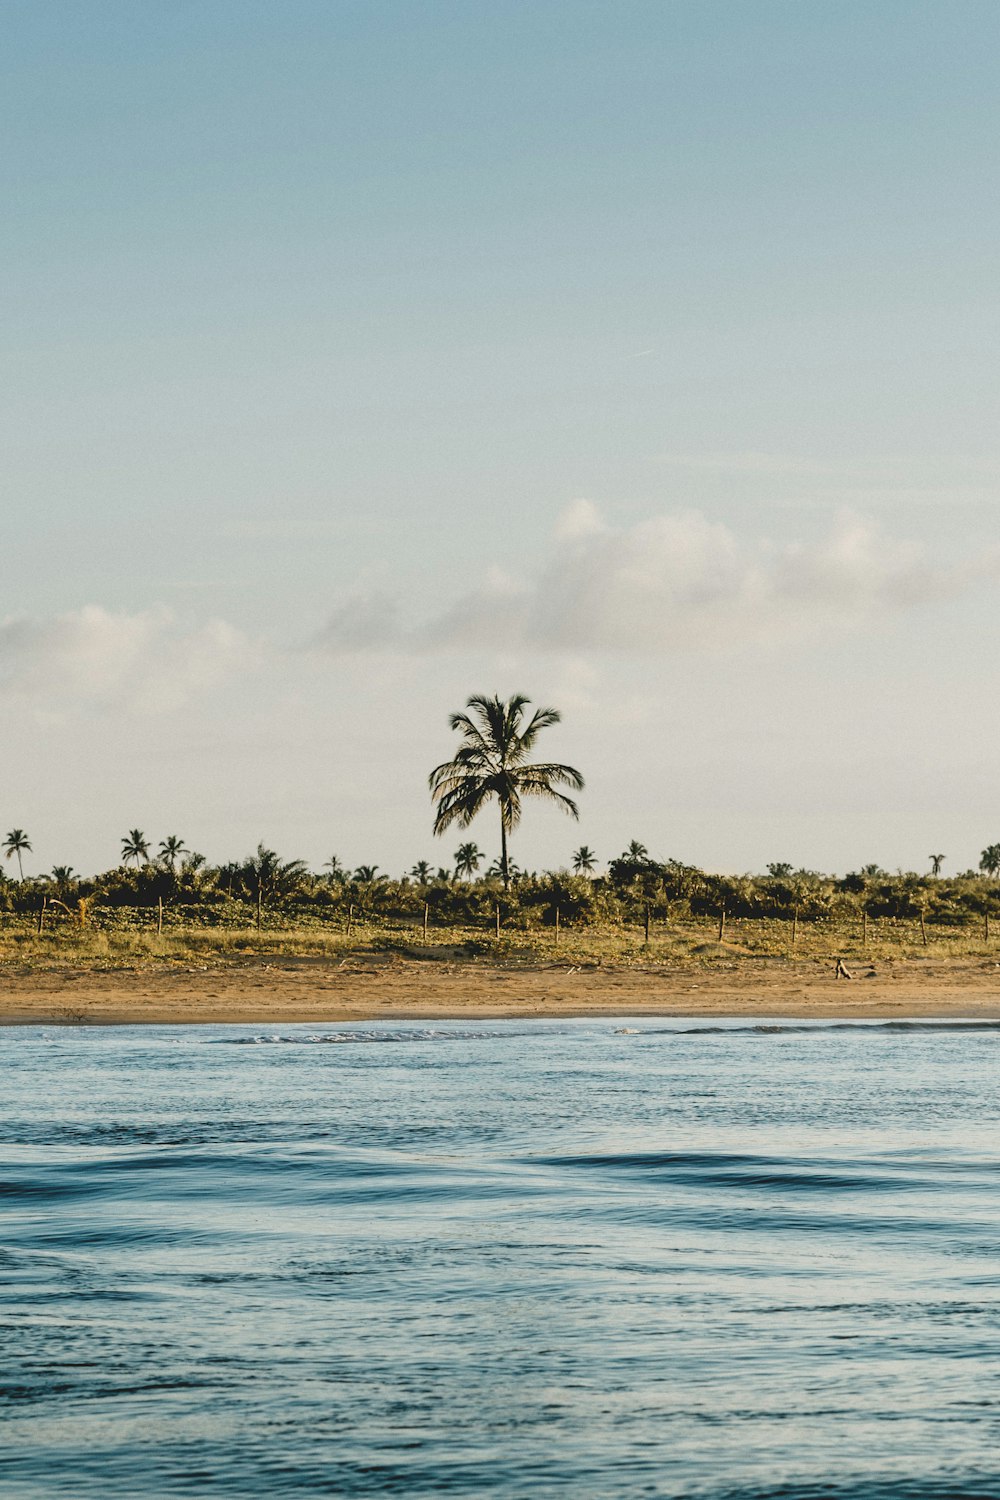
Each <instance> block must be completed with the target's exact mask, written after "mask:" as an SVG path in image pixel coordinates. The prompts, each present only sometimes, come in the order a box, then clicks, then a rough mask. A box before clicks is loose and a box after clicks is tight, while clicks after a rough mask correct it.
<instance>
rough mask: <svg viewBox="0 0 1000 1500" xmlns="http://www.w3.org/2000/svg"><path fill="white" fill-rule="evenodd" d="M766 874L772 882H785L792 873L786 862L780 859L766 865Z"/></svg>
mask: <svg viewBox="0 0 1000 1500" xmlns="http://www.w3.org/2000/svg"><path fill="white" fill-rule="evenodd" d="M767 873H768V874H769V875H770V877H771V879H772V880H787V879H788V877H789V876H790V875H791V873H792V867H791V865H790V864H789V863H788V861H787V860H783V859H780V860H776V861H775V863H774V864H771V865H768V867H767Z"/></svg>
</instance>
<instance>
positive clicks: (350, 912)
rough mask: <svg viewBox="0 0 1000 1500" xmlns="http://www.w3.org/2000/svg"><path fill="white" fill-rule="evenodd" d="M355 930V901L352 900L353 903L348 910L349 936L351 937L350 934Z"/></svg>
mask: <svg viewBox="0 0 1000 1500" xmlns="http://www.w3.org/2000/svg"><path fill="white" fill-rule="evenodd" d="M353 931H354V903H353V901H352V902H351V905H350V906H349V908H348V911H347V936H348V937H350V935H351V933H352V932H353Z"/></svg>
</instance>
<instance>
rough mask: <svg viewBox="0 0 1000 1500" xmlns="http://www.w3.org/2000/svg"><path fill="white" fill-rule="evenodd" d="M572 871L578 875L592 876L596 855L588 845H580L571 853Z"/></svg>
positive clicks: (595, 864) (595, 867) (595, 866)
mask: <svg viewBox="0 0 1000 1500" xmlns="http://www.w3.org/2000/svg"><path fill="white" fill-rule="evenodd" d="M573 869H574V870H575V871H576V873H577V874H578V875H593V873H594V871H595V870H596V869H597V855H596V854H595V853H594V851H593V849H591V848H590V846H589V844H581V845H580V847H579V849H576V850H575V851H574V853H573Z"/></svg>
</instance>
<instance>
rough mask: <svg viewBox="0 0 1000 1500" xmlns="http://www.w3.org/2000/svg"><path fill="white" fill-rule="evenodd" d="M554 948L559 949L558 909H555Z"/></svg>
mask: <svg viewBox="0 0 1000 1500" xmlns="http://www.w3.org/2000/svg"><path fill="white" fill-rule="evenodd" d="M556 947H557V948H558V947H559V908H558V906H557V907H556Z"/></svg>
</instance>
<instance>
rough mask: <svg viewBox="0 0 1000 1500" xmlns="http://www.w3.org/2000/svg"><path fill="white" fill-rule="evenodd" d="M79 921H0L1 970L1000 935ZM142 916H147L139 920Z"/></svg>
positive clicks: (837, 944) (786, 948)
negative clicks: (40, 924) (41, 926)
mask: <svg viewBox="0 0 1000 1500" xmlns="http://www.w3.org/2000/svg"><path fill="white" fill-rule="evenodd" d="M103 917H104V914H100V915H99V916H98V919H97V921H98V922H100V923H101V925H97V923H95V924H94V925H91V926H89V927H84V928H81V927H79V926H78V925H77V924H76V923H75V922H71V921H70V920H68V919H65V918H56V919H55V920H54V921H53V922H52V923H51V925H50V926H48V927H47V928H46V930H45V931H43V932H42V933H40V934H39V933H38V931H37V927H36V923H35V922H34V921H32V920H29V919H25V918H21V917H15V916H11V915H9V914H8V915H5V916H2V917H0V971H2V970H3V969H4V968H7V969H12V968H15V969H63V968H80V969H98V970H99V969H113V968H135V967H155V968H170V967H184V966H188V967H191V966H199V967H214V966H228V965H234V964H240V963H246V962H249V961H254V962H259V961H261V960H263V961H265V962H267V961H269V960H280V959H282V958H317V959H327V960H330V961H336V962H341V961H350V960H351V959H352V958H359V959H361V958H363V957H364V956H365V955H376V954H377V955H386V954H392V953H399V954H404V955H408V956H414V957H419V956H420V955H421V954H422V953H426V955H427V957H428V958H446V959H450V960H453V961H459V962H461V961H464V962H470V963H484V964H490V963H501V964H513V965H516V964H524V965H533V964H539V963H553V962H562V963H566V964H568V965H575V964H579V965H581V966H582V965H593V964H607V965H613V966H622V967H630V966H633V967H641V968H649V967H653V966H658V965H669V966H675V965H682V966H685V967H692V968H697V967H710V968H722V967H731V966H734V965H737V966H738V965H744V964H754V963H764V962H768V961H770V962H772V963H775V964H783V963H786V962H787V961H788V960H790V959H791V960H795V961H796V962H797V963H802V964H813V963H814V964H817V965H829V964H832V963H834V962H835V961H836V959H837V958H843V959H844V960H845V962H847V963H848V964H851V963H854V964H863V963H864V962H865V961H866V960H870V961H871V962H873V963H875V964H880V965H888V964H892V963H894V962H899V961H903V960H910V961H913V960H921V959H932V960H938V961H940V960H943V959H949V958H956V959H958V958H961V959H974V958H982V959H986V958H996V959H997V960H1000V930H998V931H997V937H996V940H995V941H993V940H992V939H991V941H990V942H989V943H987V941H986V939H985V933H984V930H983V928H982V927H980V926H978V925H977V926H975V927H970V926H960V925H957V924H956V925H954V926H945V925H943V924H942V925H938V924H933V925H932V924H928V926H927V930H926V937H927V941H926V944H925V943H924V941H923V939H922V936H921V932H920V927H919V924H918V923H915V922H913V921H909V922H907V921H891V920H880V921H877V922H876V921H869V923H868V932H867V942H866V944H865V945H864V946H863V945H862V931H861V927H860V924H859V923H858V922H857V921H853V922H843V921H841V922H834V921H823V922H800V923H799V925H798V929H797V933H796V941H795V945H794V948H793V946H792V924H791V923H790V922H788V921H780V920H751V919H739V920H730V921H728V922H727V924H726V929H725V935H724V942H723V944H722V945H721V946H720V945H719V944H718V941H717V939H718V923H717V922H716V921H709V920H707V919H704V920H701V921H697V920H694V919H687V920H684V921H677V922H672V923H671V924H670V925H669V926H667V925H655V926H654V927H653V928H652V929H651V931H650V941H649V944H648V946H647V944H646V943H645V940H644V939H645V934H644V931H643V929H642V928H641V927H632V926H626V925H617V924H616V925H612V924H605V925H592V926H580V927H571V926H563V928H562V929H561V932H560V933H559V936H558V939H557V937H556V933H555V931H554V929H553V928H552V927H533V928H531V929H529V930H523V931H522V930H520V929H517V928H513V927H512V928H508V929H503V930H502V931H501V934H500V937H499V939H498V938H497V937H496V935H495V933H494V930H493V929H492V927H487V926H483V925H480V926H477V927H473V926H469V925H466V926H431V927H430V929H429V931H428V935H427V944H426V946H425V944H424V942H423V935H422V931H421V926H420V924H419V922H412V921H411V922H406V921H402V920H388V919H387V920H384V921H381V920H364V921H358V922H355V924H354V927H353V930H352V932H351V933H350V935H348V933H347V931H346V928H345V925H344V922H343V920H342V919H337V918H331V919H330V920H329V921H327V922H324V921H321V920H317V919H315V918H307V919H295V920H290V921H287V922H282V919H281V918H280V916H278V915H276V914H268V917H267V919H266V921H265V924H264V926H263V928H262V930H261V931H260V932H258V931H257V930H256V929H255V928H252V927H243V928H240V927H207V926H206V927H201V926H194V925H190V924H188V925H174V924H173V923H172V922H171V920H170V914H169V913H168V914H167V917H166V919H165V923H164V930H163V932H162V933H161V934H158V933H157V932H156V928H155V918H153V917H151V916H147V914H146V913H145V912H142V911H140V912H138V913H136V912H135V911H130V912H128V913H127V914H125V919H124V920H122V919H121V918H119V919H118V920H102V919H103ZM143 918H146V920H145V923H143V920H142V919H143Z"/></svg>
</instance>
